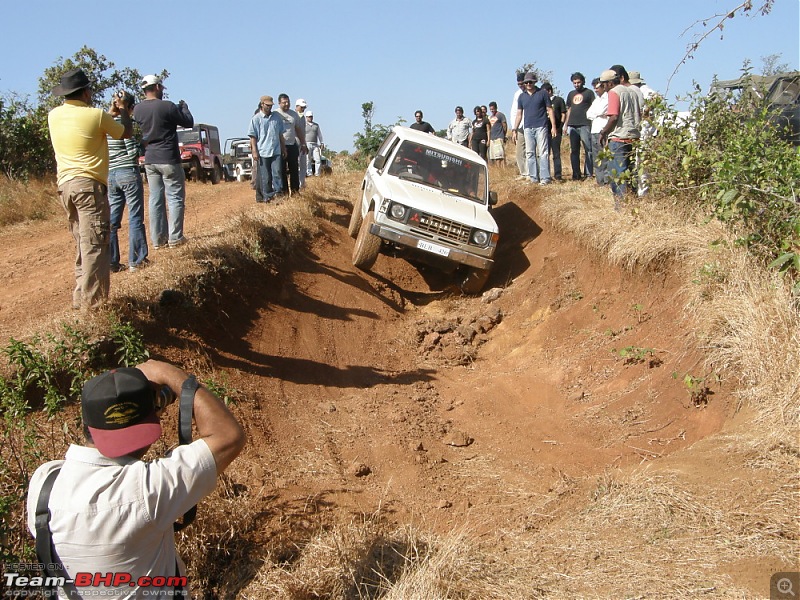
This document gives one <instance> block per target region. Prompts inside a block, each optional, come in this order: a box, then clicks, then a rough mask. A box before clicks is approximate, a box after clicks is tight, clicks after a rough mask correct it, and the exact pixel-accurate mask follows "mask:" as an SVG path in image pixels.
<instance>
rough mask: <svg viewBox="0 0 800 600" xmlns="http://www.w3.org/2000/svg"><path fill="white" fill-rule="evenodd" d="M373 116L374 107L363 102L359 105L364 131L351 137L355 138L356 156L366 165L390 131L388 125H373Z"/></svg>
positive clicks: (390, 127) (390, 128) (370, 103)
mask: <svg viewBox="0 0 800 600" xmlns="http://www.w3.org/2000/svg"><path fill="white" fill-rule="evenodd" d="M374 114H375V105H374V103H372V102H365V103H364V104H362V105H361V116H362V117H363V118H364V131H363V132H358V133H356V134H354V135H353V137H354V138H355V147H356V154H358V155H360V157H361V159H362V160H363V161H364V162H365V163H366V162H369V161H370V160H372V158H373V157H374V156H375V155H376V154H377V153H378V148H380V145H381V142H383V140H384V139H386V136H387V135H389V132H390V131H391V130H392V126H390V125H380V124H376V125H373V123H372V117H373V116H374Z"/></svg>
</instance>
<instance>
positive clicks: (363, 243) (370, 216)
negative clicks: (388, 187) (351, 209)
mask: <svg viewBox="0 0 800 600" xmlns="http://www.w3.org/2000/svg"><path fill="white" fill-rule="evenodd" d="M374 222H375V213H374V212H373V211H369V212H368V213H367V216H366V217H364V221H363V222H362V223H361V228H360V229H359V230H358V237H356V245H355V248H353V266H354V267H357V268H359V269H361V270H362V271H368V270H369V269H371V268H372V265H374V264H375V261H376V260H377V259H378V254H379V253H380V251H381V238H379V237H378V236H377V235H372V234H371V233H370V232H369V228H370V226H371V225H372V224H373V223H374Z"/></svg>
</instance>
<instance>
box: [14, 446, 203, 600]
mask: <svg viewBox="0 0 800 600" xmlns="http://www.w3.org/2000/svg"><path fill="white" fill-rule="evenodd" d="M65 458H66V460H63V461H52V462H49V463H46V464H44V465H42V466H40V467H39V468H38V469H36V471H35V472H34V474H33V477H31V483H30V488H29V490H28V529H30V531H31V533H33V535H34V537H35V536H36V522H35V521H36V502H37V500H38V498H39V491H40V490H41V487H42V485H43V484H44V480H45V479H46V478H47V475H49V474H50V472H51V471H52V470H53V469H55V468H57V467H59V466H61V472H60V473H59V475H58V478H57V479H56V481H55V484H54V486H53V491H52V493H51V494H50V512H51V515H52V516H51V518H50V530H51V532H52V536H53V543H54V544H55V547H56V552H57V553H58V556H59V558H60V559H61V562H62V563H63V564H64V567H65V569H66V571H67V573H69V575H70V577H73V578H74V577H75V574H76V573H80V572H86V573H93V574H94V573H101V574H106V573H129V574H130V575H131V578H132V580H133V581H137V580H138V578H139V577H142V576H149V577H156V576H164V577H172V576H174V575H176V573H175V565H176V561H177V562H178V563H179V570H180V575H185V573H186V568H185V566H184V564H183V562H182V561H181V560H180V559H179V558H178V557H177V555H176V553H175V538H174V533H173V529H172V524H173V523H174V522H175V521H176V520H177V519H178V518H180V516H181V515H183V514H184V513H185V512H186V511H187V510H189V509H190V508H191V507H192V506H194V505H195V504H197V503H198V502H199V501H200V500H201V499H202V498H203V497H205V496H207V495H208V494H210V493H211V492H212V491H213V489H214V486H215V484H216V477H217V467H216V463H215V462H214V456H213V455H212V454H211V450H209V448H208V445H207V444H206V443H205V442H204V441H203V440H197V441H195V442H193V443H191V444H189V445H185V446H178V447H176V448H174V449H173V450H172V451H171V452H170V453H169V455H167V456H165V457H163V458H159V459H157V460H154V461H152V462H144V461H141V460H137V459H134V458H131V457H129V456H124V457H120V458H107V457H105V456H103V455H102V454H100V452H99V451H98V450H97V449H95V448H88V447H86V446H77V445H72V446H70V447H69V450H67V454H66V457H65ZM78 591H79V592H84V593H85V595H86V596H87V597H93V598H94V597H98V596H99V597H103V596H105V597H116V598H154V597H159V594H158V592H159V591H160V592H162V594H163V596H164V597H168V593H169V592H170V591H172V588H171V587H170V588H161V589H157V588H139V587H130V586H128V585H125V586H123V587H121V588H113V587H106V586H99V587H97V588H91V587H81V588H78ZM64 597H66V596H64ZM169 597H171V596H169Z"/></svg>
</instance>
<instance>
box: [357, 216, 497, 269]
mask: <svg viewBox="0 0 800 600" xmlns="http://www.w3.org/2000/svg"><path fill="white" fill-rule="evenodd" d="M369 232H370V233H371V234H372V235H377V236H378V237H379V238H381V239H383V240H387V241H389V242H394V243H395V244H399V245H401V246H405V247H407V248H411V249H413V250H416V251H417V252H422V253H425V254H429V253H428V252H427V251H426V250H422V249H420V248H419V246H418V243H419V242H420V240H421V241H425V242H427V241H428V240H426V239H424V238H422V237H416V236H413V235H410V234H408V233H405V232H402V231H398V230H396V229H393V228H391V227H387V226H385V225H381V224H380V223H373V224H372V226H371V227H370V228H369ZM439 245H441V244H439ZM447 249H448V250H449V253H448V255H447V256H446V257H440V258H445V259H446V260H450V261H453V262H457V263H460V264H462V265H467V266H468V267H475V268H476V269H485V270H487V271H488V270H489V269H491V268H492V265H494V260H492V259H491V258H486V257H485V256H478V255H477V254H472V253H471V252H465V251H464V250H461V249H459V248H453V247H452V246H447ZM433 256H439V255H438V254H433Z"/></svg>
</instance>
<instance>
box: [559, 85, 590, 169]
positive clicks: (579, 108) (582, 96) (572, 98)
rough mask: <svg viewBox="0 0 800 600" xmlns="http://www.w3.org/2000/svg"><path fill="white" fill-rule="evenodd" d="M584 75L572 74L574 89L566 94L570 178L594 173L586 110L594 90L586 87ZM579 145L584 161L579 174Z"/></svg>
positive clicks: (566, 128)
mask: <svg viewBox="0 0 800 600" xmlns="http://www.w3.org/2000/svg"><path fill="white" fill-rule="evenodd" d="M585 84H586V77H584V76H583V73H573V74H572V85H573V86H575V89H574V90H572V91H571V92H570V93H569V95H568V96H567V106H568V108H567V120H566V123H565V124H564V131H565V133H566V132H569V146H570V155H569V158H570V164H571V165H572V179H574V180H580V179H583V178H584V177H589V178H591V177H592V176H593V174H594V156H592V122H591V121H590V120H589V118H588V117H587V116H586V111H587V110H589V107H590V106H591V105H592V102H594V92H593V91H592V90H589V89H586V87H584V85H585ZM581 145H583V152H584V161H583V163H584V164H583V174H581Z"/></svg>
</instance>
